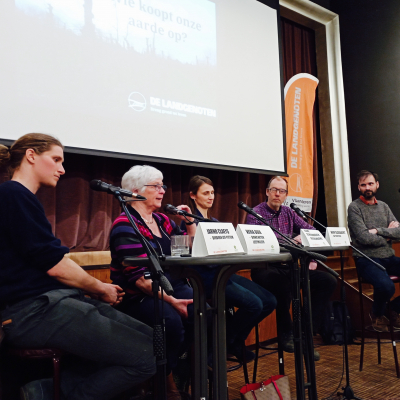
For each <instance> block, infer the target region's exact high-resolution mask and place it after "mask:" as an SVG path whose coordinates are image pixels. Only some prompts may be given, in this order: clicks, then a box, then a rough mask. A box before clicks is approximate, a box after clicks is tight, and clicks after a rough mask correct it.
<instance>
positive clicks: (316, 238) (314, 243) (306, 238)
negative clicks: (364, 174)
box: [300, 229, 329, 247]
mask: <svg viewBox="0 0 400 400" xmlns="http://www.w3.org/2000/svg"><path fill="white" fill-rule="evenodd" d="M300 235H301V243H302V244H303V245H304V246H306V247H329V243H328V242H327V241H326V240H325V238H324V237H323V236H322V233H321V232H320V231H316V230H314V229H300Z"/></svg>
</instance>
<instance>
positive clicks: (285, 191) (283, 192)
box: [268, 188, 288, 194]
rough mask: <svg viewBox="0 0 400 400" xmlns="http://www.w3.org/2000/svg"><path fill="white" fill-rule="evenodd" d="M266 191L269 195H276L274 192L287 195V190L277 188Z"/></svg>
mask: <svg viewBox="0 0 400 400" xmlns="http://www.w3.org/2000/svg"><path fill="white" fill-rule="evenodd" d="M268 190H269V191H270V192H271V193H274V194H275V193H276V192H278V193H279V194H285V193H287V192H288V191H287V190H285V189H277V188H268Z"/></svg>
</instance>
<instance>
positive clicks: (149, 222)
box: [139, 213, 154, 224]
mask: <svg viewBox="0 0 400 400" xmlns="http://www.w3.org/2000/svg"><path fill="white" fill-rule="evenodd" d="M139 215H140V216H141V217H142V220H143V221H144V222H146V224H152V223H153V222H154V218H153V214H151V217H152V218H151V221H147V219H145V218H143V216H142V214H140V213H139Z"/></svg>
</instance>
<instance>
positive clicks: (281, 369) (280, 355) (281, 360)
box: [253, 325, 285, 383]
mask: <svg viewBox="0 0 400 400" xmlns="http://www.w3.org/2000/svg"><path fill="white" fill-rule="evenodd" d="M255 331H256V358H255V360H254V369H253V383H255V382H256V380H257V368H258V359H259V353H260V349H263V350H272V351H277V352H278V361H279V375H285V363H284V357H283V350H282V347H281V346H280V345H279V341H278V344H277V347H269V346H262V345H261V344H260V333H259V326H258V325H257V326H256V327H255Z"/></svg>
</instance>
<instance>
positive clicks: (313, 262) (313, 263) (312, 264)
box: [308, 261, 317, 271]
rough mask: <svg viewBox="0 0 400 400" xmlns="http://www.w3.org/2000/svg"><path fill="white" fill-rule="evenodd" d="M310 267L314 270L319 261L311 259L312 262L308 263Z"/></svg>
mask: <svg viewBox="0 0 400 400" xmlns="http://www.w3.org/2000/svg"><path fill="white" fill-rule="evenodd" d="M308 268H309V269H311V270H312V271H313V270H314V269H317V262H316V261H311V262H310V264H309V265H308Z"/></svg>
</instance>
